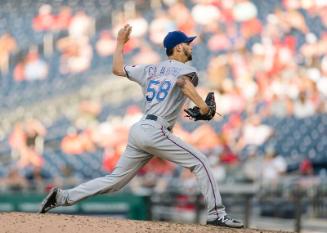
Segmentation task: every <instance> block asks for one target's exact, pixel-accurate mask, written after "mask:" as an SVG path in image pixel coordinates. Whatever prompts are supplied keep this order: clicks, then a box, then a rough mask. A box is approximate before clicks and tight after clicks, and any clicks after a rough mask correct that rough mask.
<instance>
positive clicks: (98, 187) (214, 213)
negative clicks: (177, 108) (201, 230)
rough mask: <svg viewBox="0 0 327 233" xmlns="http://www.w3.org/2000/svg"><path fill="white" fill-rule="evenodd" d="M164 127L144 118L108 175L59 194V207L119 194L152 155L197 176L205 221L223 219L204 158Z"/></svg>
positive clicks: (135, 127)
mask: <svg viewBox="0 0 327 233" xmlns="http://www.w3.org/2000/svg"><path fill="white" fill-rule="evenodd" d="M167 126H168V125H167V123H166V121H164V120H163V119H161V118H158V120H157V121H153V120H147V119H145V118H143V119H142V120H141V121H139V122H137V123H136V124H134V125H133V126H132V127H131V129H130V132H129V138H128V144H127V147H126V149H125V151H124V153H123V154H122V155H121V158H120V160H119V161H118V163H117V166H116V168H115V169H114V170H113V172H112V173H111V174H110V175H107V176H104V177H99V178H96V179H93V180H90V181H88V182H86V183H83V184H80V185H78V186H77V187H75V188H72V189H68V190H62V191H60V192H59V193H58V196H57V202H58V205H66V206H67V205H73V204H75V203H76V202H78V201H81V200H83V199H85V198H87V197H90V196H94V195H97V194H103V193H110V192H114V191H118V190H120V189H121V188H122V187H124V186H125V185H126V184H127V183H128V182H129V181H130V180H131V179H132V178H133V177H134V176H135V175H136V173H137V171H138V170H139V168H141V167H142V166H143V165H145V164H146V163H147V162H148V161H149V160H150V159H151V158H152V157H153V155H156V156H158V157H160V158H162V159H166V160H169V161H171V162H174V163H176V164H179V165H181V166H183V167H184V168H188V169H190V170H191V171H192V172H193V173H194V174H195V176H196V178H197V181H198V183H199V184H200V189H201V191H202V194H203V196H204V198H205V201H206V203H207V208H208V220H209V221H211V220H214V219H216V218H217V217H218V216H222V215H225V214H226V213H225V207H224V206H223V205H222V200H221V196H220V193H219V190H218V186H217V182H216V181H215V180H214V176H213V174H212V171H211V169H210V166H209V163H208V160H207V158H206V156H205V155H204V154H203V153H201V152H200V151H198V150H196V149H194V148H193V147H192V146H190V145H188V144H186V143H185V142H184V141H182V140H181V139H180V138H178V137H176V136H175V135H173V134H172V133H171V132H169V131H168V130H167Z"/></svg>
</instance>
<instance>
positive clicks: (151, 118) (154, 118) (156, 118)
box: [145, 114, 158, 121]
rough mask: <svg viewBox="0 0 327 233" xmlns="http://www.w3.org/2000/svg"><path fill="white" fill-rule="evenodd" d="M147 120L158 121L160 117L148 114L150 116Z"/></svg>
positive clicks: (147, 116)
mask: <svg viewBox="0 0 327 233" xmlns="http://www.w3.org/2000/svg"><path fill="white" fill-rule="evenodd" d="M145 119H147V120H153V121H157V120H158V117H157V116H156V115H153V114H148V115H146V117H145Z"/></svg>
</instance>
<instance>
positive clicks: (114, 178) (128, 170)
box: [40, 146, 152, 213]
mask: <svg viewBox="0 0 327 233" xmlns="http://www.w3.org/2000/svg"><path fill="white" fill-rule="evenodd" d="M151 158H152V155H150V154H148V153H146V152H143V151H139V150H137V149H134V148H132V147H131V146H127V147H126V150H125V151H124V153H123V154H122V155H121V158H120V160H119V161H118V163H117V166H116V168H115V169H114V170H113V172H112V173H111V174H109V175H107V176H104V177H99V178H96V179H93V180H90V181H88V182H86V183H83V184H80V185H78V186H77V187H75V188H72V189H68V190H60V189H58V188H55V189H53V190H52V191H51V192H50V193H49V195H48V196H47V197H46V198H45V199H44V201H43V202H42V205H41V209H40V213H45V212H47V211H49V210H50V209H52V208H54V207H57V206H68V205H73V204H75V203H77V202H79V201H81V200H83V199H85V198H88V197H90V196H94V195H97V194H102V193H110V192H115V191H118V190H120V189H121V188H122V187H124V186H125V185H126V184H127V183H128V182H129V181H130V180H131V179H132V178H133V177H134V176H135V174H136V172H137V171H138V170H139V168H141V167H142V166H144V165H145V164H146V163H147V162H148V161H149V160H150V159H151Z"/></svg>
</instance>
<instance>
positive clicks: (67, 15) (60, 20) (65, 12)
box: [53, 6, 73, 32]
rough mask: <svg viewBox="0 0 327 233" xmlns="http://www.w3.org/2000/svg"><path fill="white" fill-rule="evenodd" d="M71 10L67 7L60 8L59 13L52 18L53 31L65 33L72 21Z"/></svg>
mask: <svg viewBox="0 0 327 233" xmlns="http://www.w3.org/2000/svg"><path fill="white" fill-rule="evenodd" d="M72 17H73V16H72V10H71V8H70V7H69V6H61V7H60V10H59V13H58V14H57V15H56V16H54V26H53V28H54V30H55V31H59V32H60V31H67V30H68V28H69V26H70V23H71V21H72Z"/></svg>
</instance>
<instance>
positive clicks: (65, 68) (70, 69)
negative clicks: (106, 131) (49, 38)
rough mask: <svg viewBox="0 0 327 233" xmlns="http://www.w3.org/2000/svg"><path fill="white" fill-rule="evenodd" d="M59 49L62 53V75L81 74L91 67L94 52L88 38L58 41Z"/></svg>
mask: <svg viewBox="0 0 327 233" xmlns="http://www.w3.org/2000/svg"><path fill="white" fill-rule="evenodd" d="M57 47H58V49H59V51H60V52H61V57H60V68H59V69H60V72H61V73H62V74H74V73H81V72H84V71H86V70H87V69H88V68H89V67H90V65H91V61H92V57H93V50H92V47H91V45H90V42H89V39H88V38H87V37H79V38H74V37H64V38H62V39H60V40H58V42H57Z"/></svg>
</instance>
